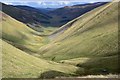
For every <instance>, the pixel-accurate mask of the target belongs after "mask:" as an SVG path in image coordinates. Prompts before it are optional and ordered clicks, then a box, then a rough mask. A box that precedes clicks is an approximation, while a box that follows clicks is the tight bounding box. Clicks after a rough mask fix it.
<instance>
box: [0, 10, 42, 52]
mask: <svg viewBox="0 0 120 80" xmlns="http://www.w3.org/2000/svg"><path fill="white" fill-rule="evenodd" d="M0 14H2V15H3V16H2V21H0V23H2V38H3V39H4V40H6V41H8V42H10V43H11V44H13V45H15V46H16V47H18V48H20V49H24V50H26V51H31V52H34V51H36V50H37V49H38V48H39V47H40V46H41V45H43V44H42V41H43V38H42V37H40V36H38V35H39V33H37V32H36V31H34V30H32V29H31V28H29V27H28V26H26V25H25V24H23V23H21V22H19V21H17V20H15V19H13V18H12V17H10V16H8V15H6V14H5V13H3V12H0Z"/></svg>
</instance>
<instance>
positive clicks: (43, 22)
mask: <svg viewBox="0 0 120 80" xmlns="http://www.w3.org/2000/svg"><path fill="white" fill-rule="evenodd" d="M103 4H106V2H98V3H89V4H81V5H74V6H65V7H62V8H58V9H49V8H46V9H45V8H33V7H29V6H21V5H18V6H13V5H6V4H2V10H3V12H4V13H6V14H8V15H9V16H11V17H13V18H15V19H16V20H18V21H21V22H23V23H25V24H32V25H34V26H52V27H60V26H62V25H64V24H65V23H67V22H69V21H71V20H72V19H75V18H77V17H78V16H81V15H83V14H84V13H86V12H88V11H90V10H92V9H94V8H96V7H99V6H101V5H103ZM13 12H14V13H13Z"/></svg>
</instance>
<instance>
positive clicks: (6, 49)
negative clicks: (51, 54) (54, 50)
mask: <svg viewBox="0 0 120 80" xmlns="http://www.w3.org/2000/svg"><path fill="white" fill-rule="evenodd" d="M2 45H3V50H2V53H3V57H2V58H3V64H2V68H3V69H2V73H3V78H39V77H40V75H41V74H42V73H44V72H46V71H50V70H54V71H58V72H61V73H64V74H71V75H72V74H75V72H76V70H77V69H78V68H77V67H75V66H72V65H66V64H60V63H56V62H52V61H47V60H43V59H40V58H36V57H34V56H31V55H29V54H27V53H25V52H23V51H21V50H19V49H17V48H15V47H14V46H12V45H10V44H8V43H6V42H5V41H2ZM82 71H84V70H83V69H82V68H81V72H82Z"/></svg>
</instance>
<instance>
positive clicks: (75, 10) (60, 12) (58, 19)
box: [48, 2, 106, 27]
mask: <svg viewBox="0 0 120 80" xmlns="http://www.w3.org/2000/svg"><path fill="white" fill-rule="evenodd" d="M104 4H106V3H102V2H98V3H88V4H81V5H74V6H65V7H62V8H58V9H56V10H53V11H50V12H48V14H49V15H50V16H52V17H53V18H51V19H50V22H51V24H50V25H52V26H58V27H59V26H62V25H63V24H65V23H67V22H69V21H71V20H73V19H75V18H77V17H79V16H81V15H83V14H84V13H86V12H88V11H91V10H93V9H94V8H96V7H99V6H101V5H104Z"/></svg>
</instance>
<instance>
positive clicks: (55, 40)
mask: <svg viewBox="0 0 120 80" xmlns="http://www.w3.org/2000/svg"><path fill="white" fill-rule="evenodd" d="M2 5H3V11H0V14H1V15H2V17H1V21H0V24H2V26H1V28H0V31H1V32H2V38H1V39H0V41H1V42H2V73H3V75H2V77H3V78H39V79H51V78H59V77H66V78H70V77H82V76H83V77H84V76H88V75H109V74H114V75H116V74H119V72H118V69H119V67H118V56H119V53H118V41H119V40H118V17H120V14H119V13H118V9H119V8H118V5H119V3H117V2H106V3H99V2H98V3H91V4H84V5H74V6H65V7H62V8H59V9H53V10H52V11H50V12H49V11H46V12H43V11H44V10H43V11H40V9H36V8H33V7H29V6H13V5H6V4H2ZM8 8H9V9H8ZM13 12H15V14H13ZM20 13H22V14H20ZM47 13H49V14H47Z"/></svg>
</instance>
